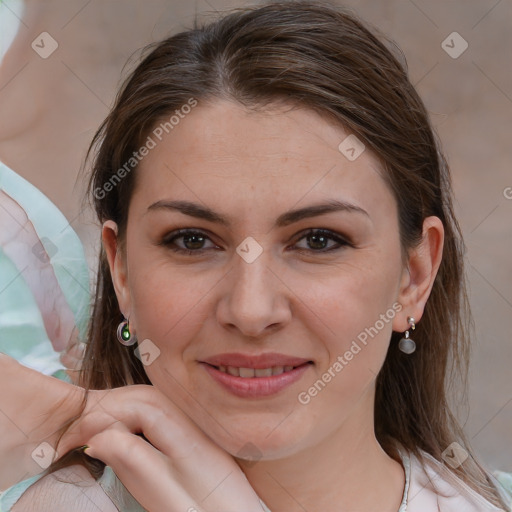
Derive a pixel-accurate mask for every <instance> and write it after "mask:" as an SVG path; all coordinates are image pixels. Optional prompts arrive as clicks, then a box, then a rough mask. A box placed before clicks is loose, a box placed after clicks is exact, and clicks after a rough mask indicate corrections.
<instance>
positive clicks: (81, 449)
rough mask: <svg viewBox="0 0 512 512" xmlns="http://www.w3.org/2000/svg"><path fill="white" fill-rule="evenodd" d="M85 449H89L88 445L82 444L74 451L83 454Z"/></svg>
mask: <svg viewBox="0 0 512 512" xmlns="http://www.w3.org/2000/svg"><path fill="white" fill-rule="evenodd" d="M87 448H89V445H88V444H84V445H83V446H80V447H79V448H77V449H76V450H77V451H78V452H83V451H84V450H87Z"/></svg>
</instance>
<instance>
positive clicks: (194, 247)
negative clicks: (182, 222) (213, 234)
mask: <svg viewBox="0 0 512 512" xmlns="http://www.w3.org/2000/svg"><path fill="white" fill-rule="evenodd" d="M180 239H182V240H183V241H182V242H181V243H182V244H183V245H184V247H180V246H178V245H177V244H176V241H177V240H180ZM207 240H210V238H209V237H208V236H207V235H206V234H205V233H202V232H201V231H195V230H191V229H180V230H179V231H176V232H174V233H171V234H169V235H166V236H165V237H164V239H163V240H162V242H161V245H165V246H167V247H169V249H171V250H172V251H175V252H179V253H184V254H199V253H202V252H203V251H205V250H206V249H207V248H205V247H204V244H205V241H207ZM215 247H216V246H215Z"/></svg>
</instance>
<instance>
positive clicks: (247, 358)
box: [201, 352, 312, 369]
mask: <svg viewBox="0 0 512 512" xmlns="http://www.w3.org/2000/svg"><path fill="white" fill-rule="evenodd" d="M201 362H203V363H207V364H210V365H212V366H215V367H216V368H218V367H220V366H224V367H228V366H231V367H235V368H253V369H263V368H272V367H274V366H283V367H284V366H292V367H294V368H295V367H297V366H300V365H302V364H304V363H308V362H312V361H311V360H310V359H304V358H301V357H294V356H287V355H285V354H279V353H276V352H268V353H266V354H260V355H249V354H241V353H229V354H218V355H216V356H212V357H209V358H207V359H204V360H203V361H201Z"/></svg>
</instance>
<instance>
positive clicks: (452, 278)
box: [80, 1, 505, 507]
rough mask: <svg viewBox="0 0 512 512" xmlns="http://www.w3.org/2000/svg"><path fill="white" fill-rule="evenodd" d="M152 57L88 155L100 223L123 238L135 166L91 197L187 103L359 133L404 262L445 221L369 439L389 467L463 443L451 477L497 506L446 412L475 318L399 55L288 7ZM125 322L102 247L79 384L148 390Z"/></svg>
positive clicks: (156, 50) (278, 5)
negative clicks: (322, 122) (119, 333)
mask: <svg viewBox="0 0 512 512" xmlns="http://www.w3.org/2000/svg"><path fill="white" fill-rule="evenodd" d="M377 34H378V36H377ZM146 51H147V52H149V53H148V54H147V55H146V56H145V57H144V59H143V60H142V62H141V63H140V64H139V65H138V66H137V67H136V69H135V70H134V71H133V72H132V73H131V74H130V76H128V78H127V79H126V81H125V82H124V84H123V86H122V88H121V90H120V91H119V93H118V95H117V97H116V101H115V104H114V106H113V108H112V110H111V112H110V114H109V115H108V117H107V118H106V119H105V121H104V122H103V123H102V125H101V126H100V128H99V130H98V131H97V133H96V135H95V137H94V139H93V141H92V143H91V146H90V148H89V152H88V156H90V155H91V154H94V161H93V166H92V167H93V171H92V175H91V178H90V183H89V190H88V192H89V194H90V196H91V197H92V199H93V204H94V208H95V210H96V213H97V216H98V220H99V221H100V223H103V222H104V221H105V220H107V219H112V220H114V221H115V222H116V223H117V224H118V227H119V239H120V242H121V243H122V242H123V240H124V238H123V237H124V235H125V232H126V222H127V217H128V207H129V204H130V197H131V194H132V192H133V189H134V186H136V176H137V169H136V168H134V169H133V170H132V171H130V172H128V173H126V175H125V176H124V177H123V178H122V179H121V180H118V181H119V182H118V183H117V182H116V185H115V186H114V187H112V189H111V190H110V188H111V187H109V191H108V192H107V193H106V194H103V193H102V194H99V193H97V191H98V190H102V191H105V190H106V189H105V184H106V183H107V182H111V183H112V181H111V180H112V179H113V177H114V175H115V174H116V173H117V172H118V170H119V169H121V168H122V167H123V166H124V165H125V164H126V162H128V161H129V159H130V158H131V157H132V156H133V152H134V151H137V150H138V149H139V148H140V147H141V145H142V144H143V143H144V140H145V139H146V137H147V136H148V134H149V133H150V131H151V130H152V129H153V128H154V127H155V126H156V125H158V123H159V122H161V121H162V120H163V119H168V118H169V116H170V115H172V113H173V112H174V111H175V110H176V109H180V108H181V107H182V105H185V104H187V102H188V101H189V100H190V98H194V99H196V100H197V101H198V102H199V105H200V104H201V102H203V103H204V102H208V101H215V100H216V99H219V98H223V99H230V100H233V101H236V102H238V103H239V104H241V105H244V106H246V107H247V108H259V107H265V106H269V105H270V106H272V105H273V104H276V103H287V104H291V105H297V106H302V107H306V108H309V109H312V110H314V111H316V112H318V113H320V114H321V115H323V116H324V118H326V119H327V120H328V121H330V122H333V123H337V124H338V125H340V126H342V127H343V128H344V129H346V130H347V131H349V132H350V133H354V134H356V136H357V137H358V138H359V139H360V140H362V141H363V142H364V144H365V145H366V146H367V147H368V148H370V149H371V150H372V151H373V152H374V154H375V155H377V157H378V158H379V160H380V161H381V164H382V168H383V171H384V173H383V174H384V176H385V179H386V180H387V183H388V185H389V186H390V188H391V190H392V192H393V194H394V197H395V199H396V202H397V205H398V216H399V231H400V241H401V246H402V253H403V254H405V255H406V254H407V251H408V250H410V249H411V248H414V247H415V246H416V245H417V244H418V243H419V241H420V240H421V236H422V227H423V220H424V219H425V218H426V217H427V216H431V215H435V216H437V217H439V218H440V219H441V221H442V223H443V226H444V233H445V235H444V249H443V257H442V262H441V265H440V267H439V271H438V274H437V276H436V278H435V282H434V284H433V287H432V291H431V294H430V297H429V299H428V301H427V303H426V306H425V311H424V314H423V317H422V319H421V322H419V324H418V326H417V328H416V330H415V331H414V339H415V341H416V344H417V350H416V352H415V353H414V354H412V355H405V354H403V353H402V352H401V351H400V350H398V348H397V347H398V341H399V339H400V337H401V333H397V332H394V333H393V334H392V337H391V343H390V347H389V350H388V353H387V356H386V359H385V362H384V365H383V367H382V369H381V371H380V373H379V375H378V377H377V381H376V398H375V431H376V436H377V439H378V441H379V442H380V444H381V445H382V446H383V448H384V449H385V450H386V451H387V452H388V453H389V454H390V455H391V456H392V457H394V458H395V459H396V458H397V456H396V453H395V452H394V449H393V442H392V441H393V440H397V441H399V442H400V443H401V444H402V445H403V446H404V447H405V448H406V449H408V450H410V451H411V452H413V453H414V454H415V455H416V456H418V457H419V458H420V460H421V453H420V450H424V451H425V452H427V453H429V454H431V455H432V456H433V457H435V458H436V459H438V460H442V456H441V454H442V452H443V451H444V450H445V449H446V448H447V447H448V446H449V445H450V444H451V443H452V442H453V441H458V442H459V443H460V444H461V445H462V446H464V447H465V449H466V451H468V453H469V454H470V458H469V459H468V461H467V462H465V463H464V464H463V465H461V466H459V467H458V468H457V469H454V470H453V471H454V472H455V473H456V474H457V475H458V476H459V477H460V478H462V479H463V480H464V481H465V482H466V483H468V484H469V485H470V486H471V487H472V488H473V489H475V490H476V491H477V492H478V493H479V494H481V495H483V496H484V497H485V498H487V499H488V500H489V501H491V502H493V503H495V504H496V505H498V506H501V507H504V506H505V504H504V503H502V501H501V499H500V497H499V494H498V493H497V491H496V489H495V488H494V486H493V484H492V481H491V480H490V479H489V477H488V475H487V473H486V472H485V471H484V470H483V468H482V466H481V465H480V464H479V463H478V462H477V460H476V458H475V457H474V455H473V453H472V450H471V448H470V446H469V443H468V441H467V439H466V438H465V436H464V433H463V431H462V429H461V427H460V426H459V424H458V422H457V420H456V418H455V416H454V414H452V412H451V409H450V404H449V398H448V396H449V395H448V391H449V389H450V386H451V385H452V384H454V387H453V389H459V388H457V387H456V385H457V384H458V385H461V387H460V391H459V392H460V393H462V394H460V395H458V396H457V400H459V401H460V399H461V397H462V398H464V399H465V398H466V397H465V389H466V378H467V370H468V360H469V333H470V330H471V316H470V311H469V305H468V299H467V295H466V288H465V273H464V250H465V249H464V244H463V240H462V234H461V230H460V227H459V225H458V223H457V220H456V218H455V216H454V212H453V207H452V191H451V183H450V175H449V168H448V165H447V162H446V160H445V157H444V156H443V154H442V151H441V146H440V143H439V141H438V139H437V136H436V134H435V131H434V129H433V127H432V125H431V123H430V120H429V116H428V114H427V111H426V109H425V106H424V104H423V102H422V100H421V99H420V97H419V96H418V94H417V92H416V90H415V89H414V87H413V85H412V84H411V82H410V80H409V78H408V72H407V65H406V62H405V58H404V57H403V54H401V53H400V51H399V50H398V48H397V46H396V45H395V44H394V43H393V42H392V41H390V40H388V39H387V38H386V37H385V36H383V35H382V34H380V33H379V31H377V30H376V29H375V28H374V27H371V28H369V25H368V24H366V23H365V22H363V21H361V20H360V19H358V17H357V16H356V15H355V14H354V13H352V12H350V11H347V10H346V9H343V8H340V7H337V6H334V5H332V4H330V3H326V2H303V1H292V2H272V3H268V4H264V5H260V6H256V7H251V8H243V9H236V10H234V11H232V12H230V13H229V14H227V15H224V16H222V17H221V18H220V19H217V20H214V21H213V22H209V23H206V24H203V25H202V26H197V24H196V26H195V27H194V28H193V29H191V30H188V31H185V32H182V33H179V34H176V35H173V36H172V37H169V38H167V39H165V40H163V41H161V42H157V43H153V44H152V45H150V46H148V47H146ZM95 191H96V193H95ZM100 196H101V197H100ZM404 261H405V260H404ZM121 320H122V315H121V312H120V310H119V306H118V303H117V299H116V295H115V292H114V288H113V284H112V279H111V275H110V271H109V266H108V263H107V259H106V255H105V252H104V250H103V249H102V252H101V255H100V260H99V268H98V276H97V283H96V292H95V299H94V303H93V312H92V318H91V322H90V328H89V342H88V346H87V350H86V354H85V358H84V363H83V370H82V373H81V378H80V384H81V385H83V386H84V387H86V388H88V389H105V388H112V387H118V386H125V385H128V384H134V383H136V384H150V381H149V380H148V378H147V376H146V374H145V372H144V367H143V365H142V363H141V362H140V361H139V360H138V359H137V358H136V357H135V356H134V354H133V349H130V348H126V347H124V346H122V345H121V344H120V343H119V342H118V340H117V338H116V329H117V326H118V324H119V322H120V321H121ZM87 465H88V467H89V468H90V469H91V470H92V469H94V468H93V467H92V465H91V464H90V463H87ZM100 466H101V465H100ZM96 469H97V468H96Z"/></svg>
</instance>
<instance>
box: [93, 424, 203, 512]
mask: <svg viewBox="0 0 512 512" xmlns="http://www.w3.org/2000/svg"><path fill="white" fill-rule="evenodd" d="M88 445H89V448H87V449H86V450H85V451H84V453H86V455H88V456H90V457H94V458H97V459H100V460H102V461H103V462H104V463H105V464H107V465H108V466H110V467H111V468H112V469H113V470H114V472H115V474H116V475H117V477H118V478H119V479H120V480H121V482H122V483H123V485H124V486H125V487H126V488H127V489H128V491H129V492H130V494H131V495H132V496H133V497H134V498H135V499H136V500H137V501H138V502H139V503H140V504H141V505H142V506H143V507H144V508H145V509H146V510H148V511H149V512H160V511H162V512H164V511H165V512H178V511H180V512H182V511H184V510H189V509H192V510H193V509H194V508H195V509H196V510H197V511H198V512H201V511H203V509H202V508H199V506H198V504H197V503H195V502H194V500H193V499H192V498H191V497H190V495H189V494H188V492H187V491H186V490H185V489H183V487H181V485H180V484H179V483H178V482H177V481H176V479H175V477H174V474H173V471H172V467H171V464H170V463H169V461H168V459H167V457H165V455H163V454H162V453H161V452H159V451H158V450H157V449H156V448H154V447H153V446H151V444H149V443H148V442H146V441H144V440H143V439H142V438H141V437H139V436H136V435H133V434H131V433H130V432H128V431H127V429H126V428H124V429H123V427H120V428H112V429H109V430H106V431H104V432H101V433H100V434H97V435H95V436H94V437H92V438H91V439H90V440H89V442H88Z"/></svg>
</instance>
